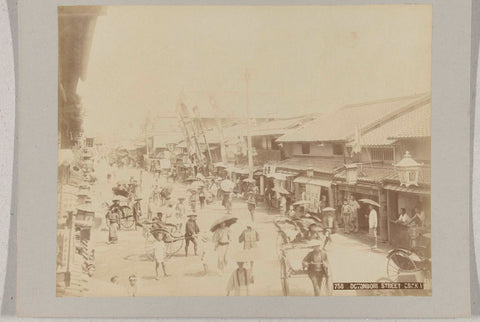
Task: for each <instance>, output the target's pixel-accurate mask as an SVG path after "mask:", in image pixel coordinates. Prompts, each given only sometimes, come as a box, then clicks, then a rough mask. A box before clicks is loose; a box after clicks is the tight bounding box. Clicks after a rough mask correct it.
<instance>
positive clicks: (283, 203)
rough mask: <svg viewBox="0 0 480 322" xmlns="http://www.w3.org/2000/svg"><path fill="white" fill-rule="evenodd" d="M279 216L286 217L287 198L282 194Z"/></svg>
mask: <svg viewBox="0 0 480 322" xmlns="http://www.w3.org/2000/svg"><path fill="white" fill-rule="evenodd" d="M280 215H284V216H286V215H287V198H285V195H283V194H281V197H280Z"/></svg>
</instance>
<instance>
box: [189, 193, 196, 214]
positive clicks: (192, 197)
mask: <svg viewBox="0 0 480 322" xmlns="http://www.w3.org/2000/svg"><path fill="white" fill-rule="evenodd" d="M190 208H191V209H192V212H197V192H196V191H195V190H192V191H191V192H190Z"/></svg>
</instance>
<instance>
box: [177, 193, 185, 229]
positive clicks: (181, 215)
mask: <svg viewBox="0 0 480 322" xmlns="http://www.w3.org/2000/svg"><path fill="white" fill-rule="evenodd" d="M184 200H185V198H184V197H180V198H178V202H177V204H176V205H175V217H176V222H177V225H178V229H182V225H183V222H184V221H185V214H186V209H185V204H184V203H183V202H184Z"/></svg>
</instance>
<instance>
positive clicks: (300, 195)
mask: <svg viewBox="0 0 480 322" xmlns="http://www.w3.org/2000/svg"><path fill="white" fill-rule="evenodd" d="M294 184H295V200H297V201H298V200H307V201H310V203H309V204H307V206H306V207H305V210H307V211H310V212H317V211H318V209H319V207H320V201H321V200H322V197H323V196H324V197H325V198H326V200H327V205H326V206H327V207H330V205H332V204H333V200H334V197H333V196H334V193H333V190H332V181H331V180H330V179H329V178H326V177H303V176H301V177H297V178H295V180H294Z"/></svg>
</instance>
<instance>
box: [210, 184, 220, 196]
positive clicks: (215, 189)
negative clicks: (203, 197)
mask: <svg viewBox="0 0 480 322" xmlns="http://www.w3.org/2000/svg"><path fill="white" fill-rule="evenodd" d="M210 193H211V194H212V199H214V198H216V199H217V200H218V199H219V198H218V186H217V183H216V182H215V181H214V182H212V185H211V186H210Z"/></svg>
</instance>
